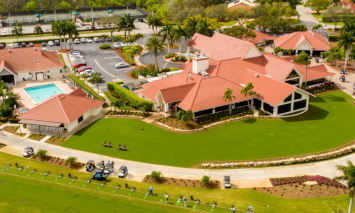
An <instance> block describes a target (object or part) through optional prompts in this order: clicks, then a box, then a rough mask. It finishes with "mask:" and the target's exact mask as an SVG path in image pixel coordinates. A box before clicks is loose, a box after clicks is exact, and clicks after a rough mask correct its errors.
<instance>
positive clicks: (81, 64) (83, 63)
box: [73, 62, 86, 67]
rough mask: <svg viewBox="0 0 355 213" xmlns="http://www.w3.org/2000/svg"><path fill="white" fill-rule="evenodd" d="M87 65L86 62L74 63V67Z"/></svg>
mask: <svg viewBox="0 0 355 213" xmlns="http://www.w3.org/2000/svg"><path fill="white" fill-rule="evenodd" d="M84 66H86V62H77V63H76V64H74V65H73V67H84Z"/></svg>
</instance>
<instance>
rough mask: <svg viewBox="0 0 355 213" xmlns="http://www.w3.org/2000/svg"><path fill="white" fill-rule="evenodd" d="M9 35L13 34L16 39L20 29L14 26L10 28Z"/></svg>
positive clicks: (19, 34)
mask: <svg viewBox="0 0 355 213" xmlns="http://www.w3.org/2000/svg"><path fill="white" fill-rule="evenodd" d="M11 35H12V36H15V37H16V39H17V41H18V37H20V36H21V35H22V33H21V31H20V29H19V28H18V27H14V28H13V29H12V30H11Z"/></svg>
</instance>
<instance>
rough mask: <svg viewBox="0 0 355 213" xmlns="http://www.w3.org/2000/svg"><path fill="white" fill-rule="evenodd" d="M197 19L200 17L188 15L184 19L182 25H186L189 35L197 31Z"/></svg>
mask: <svg viewBox="0 0 355 213" xmlns="http://www.w3.org/2000/svg"><path fill="white" fill-rule="evenodd" d="M199 21H200V18H198V17H195V16H194V17H190V18H188V19H187V20H186V21H185V23H184V26H185V27H186V31H187V33H188V34H189V35H190V36H193V35H194V34H195V33H196V32H197V25H198V22H199Z"/></svg>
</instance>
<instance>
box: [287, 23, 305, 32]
mask: <svg viewBox="0 0 355 213" xmlns="http://www.w3.org/2000/svg"><path fill="white" fill-rule="evenodd" d="M291 30H292V31H306V30H307V27H306V25H304V24H297V25H295V26H293V27H291Z"/></svg>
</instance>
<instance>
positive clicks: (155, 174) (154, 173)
mask: <svg viewBox="0 0 355 213" xmlns="http://www.w3.org/2000/svg"><path fill="white" fill-rule="evenodd" d="M149 178H150V179H152V180H155V181H156V182H159V181H160V180H161V172H157V171H152V173H150V177H149Z"/></svg>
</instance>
